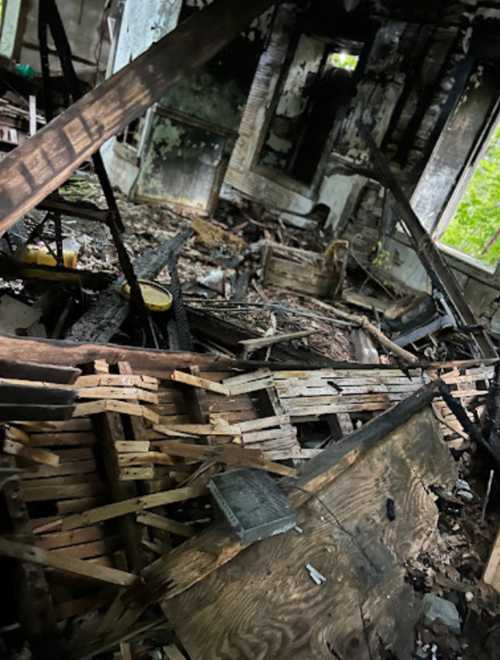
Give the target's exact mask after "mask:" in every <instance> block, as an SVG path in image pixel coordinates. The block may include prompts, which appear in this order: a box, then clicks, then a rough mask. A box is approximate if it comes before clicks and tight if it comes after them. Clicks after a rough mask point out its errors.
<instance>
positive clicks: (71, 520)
mask: <svg viewBox="0 0 500 660" xmlns="http://www.w3.org/2000/svg"><path fill="white" fill-rule="evenodd" d="M205 494H206V490H205V488H204V487H189V486H188V487H185V488H177V489H174V490H169V491H165V492H162V493H153V494H152V495H144V496H143V497H135V498H133V499H130V500H123V502H116V503H115V504H107V505H105V506H101V507H98V508H96V509H91V510H90V511H86V512H84V513H81V514H78V515H75V516H68V517H67V518H64V520H62V521H61V522H62V528H63V530H68V529H75V528H78V527H86V526H87V525H94V524H96V523H99V522H104V521H105V520H112V519H114V518H120V517H121V516H125V515H127V514H128V513H136V512H137V511H142V510H143V509H154V508H155V507H158V506H163V505H165V504H173V503H174V502H183V501H184V500H189V499H193V498H195V497H201V496H202V495H205Z"/></svg>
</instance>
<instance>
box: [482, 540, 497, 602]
mask: <svg viewBox="0 0 500 660" xmlns="http://www.w3.org/2000/svg"><path fill="white" fill-rule="evenodd" d="M483 581H484V582H486V584H489V585H490V586H492V587H493V589H495V590H496V591H498V592H499V593H500V531H499V533H498V535H497V537H496V539H495V543H494V544H493V548H492V550H491V553H490V558H489V559H488V565H487V566H486V570H485V572H484V576H483Z"/></svg>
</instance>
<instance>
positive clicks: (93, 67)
mask: <svg viewBox="0 0 500 660" xmlns="http://www.w3.org/2000/svg"><path fill="white" fill-rule="evenodd" d="M13 2H14V3H15V2H16V0H7V6H8V5H9V4H11V3H13ZM38 3H39V0H23V1H22V2H21V11H20V16H19V21H18V26H17V35H16V47H15V49H14V51H13V57H14V58H15V59H16V60H17V61H18V62H21V63H23V64H29V65H30V66H32V67H33V68H34V69H35V70H36V71H39V70H40V53H39V50H38ZM57 6H58V9H59V13H60V14H61V18H62V21H63V23H64V26H65V28H66V32H67V35H68V39H69V42H70V44H71V48H72V51H73V55H74V56H75V57H76V58H77V59H76V61H75V67H76V69H77V71H79V72H80V73H82V72H84V73H87V74H89V75H90V74H95V73H96V71H97V70H100V71H103V70H105V68H106V62H107V57H108V51H109V38H108V33H107V30H108V28H107V25H106V21H105V10H104V6H105V3H104V2H103V1H102V0H85V2H83V1H82V2H74V1H73V0H71V1H69V0H66V1H65V2H61V1H60V0H59V2H58V3H57ZM49 45H50V47H51V48H53V44H52V40H51V39H50V41H49ZM50 64H51V67H52V70H53V71H54V72H60V71H61V67H60V65H59V60H58V59H57V58H56V57H51V62H50Z"/></svg>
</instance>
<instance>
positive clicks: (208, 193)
mask: <svg viewBox="0 0 500 660" xmlns="http://www.w3.org/2000/svg"><path fill="white" fill-rule="evenodd" d="M225 143H226V138H225V137H223V136H220V135H214V134H213V133H211V132H209V131H207V130H204V129H202V128H198V127H193V126H189V125H187V124H185V123H183V122H178V121H175V120H173V119H170V118H169V117H162V116H160V115H157V116H156V117H155V118H154V121H153V126H152V130H151V134H150V139H149V141H148V146H147V149H146V153H145V157H144V161H143V163H142V166H141V171H140V175H139V178H138V181H137V185H136V188H135V192H134V198H135V199H136V200H137V201H146V202H151V203H165V199H168V202H169V204H171V205H173V206H177V207H179V208H185V207H188V208H190V209H192V210H198V211H199V212H201V213H207V212H209V213H210V212H212V211H213V209H214V207H215V204H216V202H217V196H216V194H215V191H214V181H217V182H220V181H221V179H222V175H223V172H224V169H225V165H226V164H227V160H228V154H227V153H226V151H225Z"/></svg>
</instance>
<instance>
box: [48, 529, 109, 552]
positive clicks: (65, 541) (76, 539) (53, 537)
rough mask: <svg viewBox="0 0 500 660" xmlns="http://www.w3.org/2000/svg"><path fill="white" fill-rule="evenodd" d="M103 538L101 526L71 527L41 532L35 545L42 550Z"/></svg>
mask: <svg viewBox="0 0 500 660" xmlns="http://www.w3.org/2000/svg"><path fill="white" fill-rule="evenodd" d="M103 538H104V531H103V529H102V528H101V527H84V528H83V529H73V530H71V531H69V532H52V533H48V534H41V535H40V536H38V537H37V539H36V545H37V546H38V547H39V548H43V549H44V550H56V549H57V548H64V547H66V546H68V545H77V544H79V543H90V542H91V541H99V540H101V539H103Z"/></svg>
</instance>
